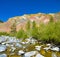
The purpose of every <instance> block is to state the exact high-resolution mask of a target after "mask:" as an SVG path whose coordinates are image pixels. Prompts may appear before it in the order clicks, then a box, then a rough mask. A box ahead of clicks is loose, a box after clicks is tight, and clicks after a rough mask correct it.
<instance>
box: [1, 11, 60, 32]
mask: <svg viewBox="0 0 60 57" xmlns="http://www.w3.org/2000/svg"><path fill="white" fill-rule="evenodd" d="M51 17H53V20H54V21H56V20H59V19H60V12H59V13H49V14H45V13H37V14H24V15H22V16H15V17H12V18H9V19H8V21H7V22H4V23H0V32H10V31H11V26H12V24H13V23H14V22H15V21H16V30H17V31H18V30H19V29H20V28H21V27H23V28H24V29H25V25H26V22H27V21H28V20H30V21H31V22H33V21H36V23H37V24H38V23H40V22H43V23H48V22H49V21H50V18H51Z"/></svg>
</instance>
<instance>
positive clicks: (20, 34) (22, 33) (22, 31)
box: [16, 28, 27, 39]
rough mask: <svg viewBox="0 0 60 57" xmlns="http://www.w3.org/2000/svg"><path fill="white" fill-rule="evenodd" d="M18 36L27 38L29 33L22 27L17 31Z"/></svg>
mask: <svg viewBox="0 0 60 57" xmlns="http://www.w3.org/2000/svg"><path fill="white" fill-rule="evenodd" d="M16 37H17V38H23V39H25V38H27V33H26V32H25V31H24V30H23V29H22V28H21V29H20V30H19V31H18V32H17V34H16Z"/></svg>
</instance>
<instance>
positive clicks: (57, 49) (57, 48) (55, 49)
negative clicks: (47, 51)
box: [51, 47, 59, 51]
mask: <svg viewBox="0 0 60 57" xmlns="http://www.w3.org/2000/svg"><path fill="white" fill-rule="evenodd" d="M51 50H52V51H59V47H53V48H51Z"/></svg>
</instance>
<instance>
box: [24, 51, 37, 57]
mask: <svg viewBox="0 0 60 57" xmlns="http://www.w3.org/2000/svg"><path fill="white" fill-rule="evenodd" d="M36 52H37V51H31V52H27V53H25V54H24V56H25V57H31V56H34V55H35V54H36Z"/></svg>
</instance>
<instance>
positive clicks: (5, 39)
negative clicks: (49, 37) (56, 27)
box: [0, 36, 60, 57]
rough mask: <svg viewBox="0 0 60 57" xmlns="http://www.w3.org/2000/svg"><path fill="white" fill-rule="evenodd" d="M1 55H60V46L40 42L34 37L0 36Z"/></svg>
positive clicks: (48, 56)
mask: <svg viewBox="0 0 60 57" xmlns="http://www.w3.org/2000/svg"><path fill="white" fill-rule="evenodd" d="M0 57H60V48H59V47H57V46H53V45H51V44H42V43H41V42H40V43H38V41H37V40H35V39H33V38H32V37H30V38H27V39H25V40H23V39H17V38H16V37H9V36H0Z"/></svg>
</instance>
